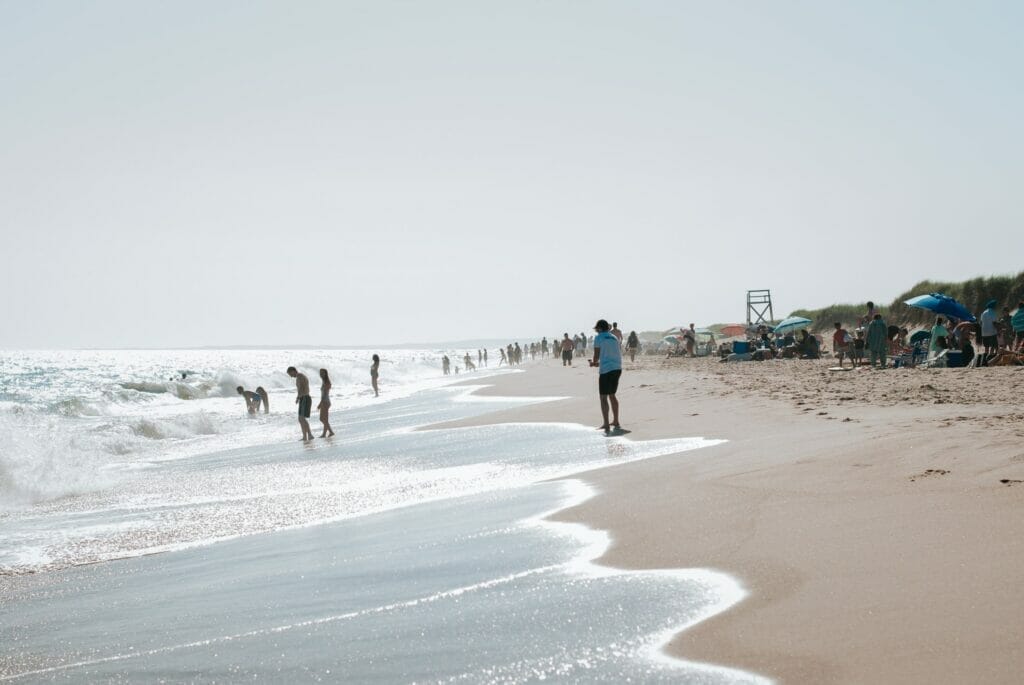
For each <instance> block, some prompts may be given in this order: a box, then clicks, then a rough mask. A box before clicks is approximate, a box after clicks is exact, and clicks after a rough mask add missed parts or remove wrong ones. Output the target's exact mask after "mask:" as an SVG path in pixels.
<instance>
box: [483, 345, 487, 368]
mask: <svg viewBox="0 0 1024 685" xmlns="http://www.w3.org/2000/svg"><path fill="white" fill-rule="evenodd" d="M484 366H487V349H486V348H484Z"/></svg>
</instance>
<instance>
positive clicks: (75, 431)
mask: <svg viewBox="0 0 1024 685" xmlns="http://www.w3.org/2000/svg"><path fill="white" fill-rule="evenodd" d="M442 354H443V351H437V352H429V351H423V350H406V351H401V350H399V351H389V352H388V353H386V354H384V355H383V361H382V369H381V384H382V387H383V390H384V394H383V396H382V398H374V397H373V393H372V391H371V389H370V385H369V365H370V357H371V355H372V352H371V351H358V350H356V351H347V350H346V351H336V350H327V351H308V350H304V351H302V352H297V353H291V352H287V351H230V350H208V351H206V350H204V351H163V350H161V351H133V350H125V351H96V350H88V351H53V352H46V351H38V352H36V351H8V352H3V353H2V354H0V508H2V509H10V508H12V507H19V506H25V505H31V504H34V503H37V502H39V501H43V500H47V499H53V498H59V497H63V496H69V495H79V494H82V493H83V492H89V491H93V490H96V489H100V488H104V487H108V486H109V485H110V484H111V479H112V478H113V475H112V473H111V472H109V471H107V472H106V473H104V467H105V466H107V465H110V464H122V465H123V464H126V463H130V462H127V461H126V460H129V459H130V460H135V459H138V460H142V461H145V462H160V461H165V460H168V459H183V458H189V457H192V456H195V455H200V454H204V453H209V452H213V451H217V450H223V449H228V448H231V447H246V446H254V445H260V444H265V443H267V442H273V441H277V440H283V439H285V437H286V433H285V430H286V429H285V426H289V427H290V426H291V425H292V421H291V420H290V419H291V414H292V411H293V397H294V388H295V381H294V380H293V379H292V378H290V377H289V376H288V375H287V374H286V373H285V368H286V367H287V366H289V365H296V366H298V367H299V368H300V370H302V371H303V372H305V373H306V374H307V375H308V376H309V378H310V381H311V384H312V385H313V390H314V393H316V392H317V387H318V383H319V378H318V371H319V369H320V368H327V369H328V370H329V372H330V373H331V376H332V381H333V384H334V389H333V392H332V395H333V397H332V401H333V405H334V407H335V412H338V411H342V410H345V409H346V408H352V407H357V406H367V405H370V404H381V403H386V402H388V401H389V400H394V399H397V398H402V397H407V396H409V395H410V394H412V393H413V392H416V391H418V390H421V389H424V388H429V387H438V386H440V385H443V384H445V383H448V382H451V381H453V380H457V378H456V377H454V376H453V377H448V378H445V377H442V375H441V368H440V357H441V355H442ZM449 354H450V355H454V354H455V353H454V352H452V351H449ZM182 370H184V371H185V372H186V377H185V378H184V379H182V378H181V372H182ZM240 385H241V386H243V387H245V388H247V389H250V390H252V389H255V388H256V387H260V386H262V387H263V388H265V389H266V390H267V391H268V392H269V394H270V404H271V409H272V412H273V413H272V414H270V415H269V416H268V415H264V414H260V415H259V416H257V417H250V416H248V415H247V414H246V413H245V405H244V402H243V401H242V400H241V398H240V397H239V396H238V394H237V392H236V388H237V387H238V386H240ZM115 470H116V469H115Z"/></svg>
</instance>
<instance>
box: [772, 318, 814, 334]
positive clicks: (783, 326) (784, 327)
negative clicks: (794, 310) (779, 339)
mask: <svg viewBox="0 0 1024 685" xmlns="http://www.w3.org/2000/svg"><path fill="white" fill-rule="evenodd" d="M812 323H814V322H813V321H811V320H810V319H805V318H804V317H802V316H791V317H789V318H788V319H783V320H782V321H780V322H779V325H778V326H776V327H775V332H776V333H786V332H787V331H795V330H797V329H800V328H807V327H808V326H809V325H811V324H812Z"/></svg>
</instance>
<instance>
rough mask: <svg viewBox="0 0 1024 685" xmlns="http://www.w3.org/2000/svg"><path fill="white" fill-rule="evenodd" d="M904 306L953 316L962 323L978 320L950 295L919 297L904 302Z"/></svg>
mask: <svg viewBox="0 0 1024 685" xmlns="http://www.w3.org/2000/svg"><path fill="white" fill-rule="evenodd" d="M903 304H908V305H910V306H911V307H919V308H921V309H927V310H928V311H930V312H935V313H936V314H945V315H946V316H952V317H953V318H956V319H960V320H961V321H975V320H976V319H975V318H974V314H971V313H970V312H969V311H967V307H965V306H963V305H962V304H960V303H959V302H957V301H956V300H954V299H953V298H952V297H950V296H949V295H943V294H942V293H929V294H927V295H918V296H917V297H912V298H910V299H909V300H906V301H904V303H903Z"/></svg>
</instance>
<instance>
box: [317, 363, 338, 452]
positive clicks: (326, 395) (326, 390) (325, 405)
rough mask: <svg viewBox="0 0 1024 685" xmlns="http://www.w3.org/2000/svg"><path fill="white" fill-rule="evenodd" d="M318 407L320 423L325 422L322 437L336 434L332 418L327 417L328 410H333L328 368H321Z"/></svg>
mask: <svg viewBox="0 0 1024 685" xmlns="http://www.w3.org/2000/svg"><path fill="white" fill-rule="evenodd" d="M316 408H317V409H319V410H320V423H322V424H324V432H323V433H321V434H320V437H321V438H326V437H329V436H332V435H334V431H333V430H331V422H330V419H329V418H328V417H327V414H328V412H330V411H331V379H330V377H329V376H328V375H327V369H320V404H318V405H316Z"/></svg>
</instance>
